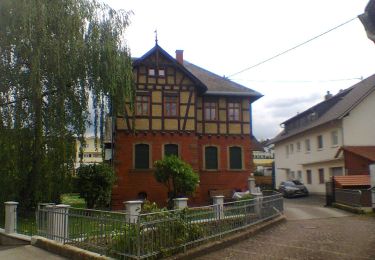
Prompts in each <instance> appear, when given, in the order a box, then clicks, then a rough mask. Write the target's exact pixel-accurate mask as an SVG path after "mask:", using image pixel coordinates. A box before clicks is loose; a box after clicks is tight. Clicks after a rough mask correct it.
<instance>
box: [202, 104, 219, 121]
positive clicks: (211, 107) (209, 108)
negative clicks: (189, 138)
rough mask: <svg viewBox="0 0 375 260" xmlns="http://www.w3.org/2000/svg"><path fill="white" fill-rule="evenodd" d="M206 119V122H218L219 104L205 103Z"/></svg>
mask: <svg viewBox="0 0 375 260" xmlns="http://www.w3.org/2000/svg"><path fill="white" fill-rule="evenodd" d="M204 118H205V119H206V120H217V103H216V102H205V103H204Z"/></svg>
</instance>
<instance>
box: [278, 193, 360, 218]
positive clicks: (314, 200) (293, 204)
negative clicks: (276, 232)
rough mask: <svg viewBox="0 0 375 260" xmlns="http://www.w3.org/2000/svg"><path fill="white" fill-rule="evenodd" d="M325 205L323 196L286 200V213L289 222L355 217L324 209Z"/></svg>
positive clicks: (327, 208)
mask: <svg viewBox="0 0 375 260" xmlns="http://www.w3.org/2000/svg"><path fill="white" fill-rule="evenodd" d="M324 205H325V197H323V196H309V197H300V198H291V199H284V209H285V210H284V213H285V216H286V217H287V219H288V220H302V219H316V218H338V217H347V216H353V214H351V213H348V212H346V211H343V210H340V209H336V208H330V207H324Z"/></svg>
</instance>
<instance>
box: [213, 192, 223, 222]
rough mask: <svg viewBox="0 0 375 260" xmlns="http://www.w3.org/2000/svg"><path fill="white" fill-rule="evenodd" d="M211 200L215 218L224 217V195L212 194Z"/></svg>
mask: <svg viewBox="0 0 375 260" xmlns="http://www.w3.org/2000/svg"><path fill="white" fill-rule="evenodd" d="M212 200H213V204H214V210H215V217H216V218H217V219H222V218H224V196H223V195H218V196H212Z"/></svg>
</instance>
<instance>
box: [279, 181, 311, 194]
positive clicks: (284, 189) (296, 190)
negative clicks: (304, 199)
mask: <svg viewBox="0 0 375 260" xmlns="http://www.w3.org/2000/svg"><path fill="white" fill-rule="evenodd" d="M279 192H281V193H282V194H283V196H284V197H285V198H290V197H298V196H308V195H309V191H308V190H307V188H306V186H305V185H303V183H302V182H300V181H299V180H292V181H283V182H281V183H280V186H279Z"/></svg>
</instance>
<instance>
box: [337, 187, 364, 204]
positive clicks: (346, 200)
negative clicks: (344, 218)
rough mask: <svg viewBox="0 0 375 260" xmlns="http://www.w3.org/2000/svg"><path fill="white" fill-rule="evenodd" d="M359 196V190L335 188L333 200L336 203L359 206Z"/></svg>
mask: <svg viewBox="0 0 375 260" xmlns="http://www.w3.org/2000/svg"><path fill="white" fill-rule="evenodd" d="M361 196H362V192H361V191H360V190H349V189H335V201H336V202H337V203H342V204H346V205H350V206H354V207H361Z"/></svg>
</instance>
